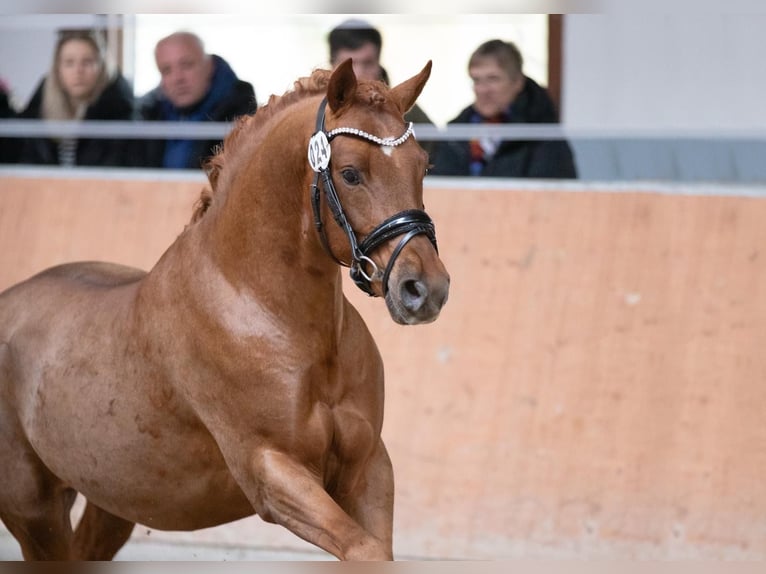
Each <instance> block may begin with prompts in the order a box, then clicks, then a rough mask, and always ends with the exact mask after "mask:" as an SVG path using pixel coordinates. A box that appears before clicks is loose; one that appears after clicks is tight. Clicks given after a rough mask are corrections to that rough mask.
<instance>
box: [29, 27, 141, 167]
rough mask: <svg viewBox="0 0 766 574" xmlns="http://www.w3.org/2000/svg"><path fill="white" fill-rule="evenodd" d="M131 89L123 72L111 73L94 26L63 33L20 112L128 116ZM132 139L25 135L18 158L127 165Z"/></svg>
mask: <svg viewBox="0 0 766 574" xmlns="http://www.w3.org/2000/svg"><path fill="white" fill-rule="evenodd" d="M132 116H133V92H132V90H131V89H130V86H129V85H128V83H127V81H126V80H125V78H123V77H122V76H121V75H120V74H113V75H110V74H109V73H108V71H107V66H106V62H105V58H104V50H103V43H102V40H101V37H100V36H99V35H98V34H97V33H95V32H91V31H79V30H75V31H65V32H62V33H60V34H59V39H58V41H57V43H56V49H55V53H54V57H53V62H52V66H51V71H50V73H49V74H48V75H47V76H46V77H45V78H43V80H42V81H41V82H40V84H39V85H38V87H37V89H36V90H35V92H34V94H33V96H32V98H31V99H30V101H29V103H28V104H27V106H26V108H25V109H24V110H23V111H22V112H21V113H20V114H19V117H20V118H31V119H45V120H130V119H132ZM131 149H132V145H131V142H129V141H128V140H120V139H101V138H80V139H75V138H53V139H52V138H25V139H22V140H21V142H20V144H19V149H18V157H17V158H16V161H18V162H19V163H28V164H54V165H55V164H57V165H63V166H74V165H88V166H126V165H130V164H131V153H130V150H131Z"/></svg>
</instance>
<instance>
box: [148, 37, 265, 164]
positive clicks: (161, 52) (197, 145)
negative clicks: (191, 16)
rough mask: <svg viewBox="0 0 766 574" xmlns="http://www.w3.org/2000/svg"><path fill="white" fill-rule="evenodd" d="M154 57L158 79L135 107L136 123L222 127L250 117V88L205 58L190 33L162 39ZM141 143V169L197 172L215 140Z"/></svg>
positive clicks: (216, 58)
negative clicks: (142, 156) (203, 123)
mask: <svg viewBox="0 0 766 574" xmlns="http://www.w3.org/2000/svg"><path fill="white" fill-rule="evenodd" d="M154 56H155V60H156V62H157V69H158V70H159V72H160V76H161V80H160V85H159V86H158V87H157V88H155V89H154V90H152V91H151V92H149V93H148V94H146V95H145V96H144V97H143V98H142V99H141V101H140V103H139V112H140V116H141V118H142V119H144V120H150V121H179V122H180V121H192V122H206V121H207V122H225V121H231V120H234V119H235V118H236V117H238V116H242V115H245V114H252V113H255V110H256V107H257V103H256V99H255V91H254V90H253V86H252V85H251V84H249V83H248V82H244V81H242V80H240V79H239V78H238V77H237V75H236V74H235V73H234V71H233V70H232V69H231V66H229V64H228V63H227V62H226V60H224V59H223V58H221V57H220V56H216V55H214V54H208V53H206V52H205V47H204V45H203V43H202V40H201V39H200V38H199V36H197V35H196V34H192V33H191V32H175V33H173V34H171V35H170V36H167V37H165V38H163V39H162V40H160V41H159V42H157V46H156V47H155V50H154ZM145 144H146V145H145V149H144V154H145V157H144V162H143V164H144V165H145V166H148V167H167V168H175V169H199V168H200V167H201V166H202V164H203V162H204V161H205V159H206V158H207V157H209V156H211V155H213V154H214V153H215V151H216V148H217V147H218V146H219V145H220V144H221V140H220V139H219V140H186V139H168V140H151V141H148V142H145Z"/></svg>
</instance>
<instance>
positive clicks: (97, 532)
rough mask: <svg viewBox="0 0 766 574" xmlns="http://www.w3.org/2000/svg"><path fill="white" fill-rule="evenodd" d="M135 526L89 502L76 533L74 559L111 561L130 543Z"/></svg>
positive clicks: (73, 547) (73, 545) (73, 546)
mask: <svg viewBox="0 0 766 574" xmlns="http://www.w3.org/2000/svg"><path fill="white" fill-rule="evenodd" d="M134 526H135V524H134V523H133V522H129V521H127V520H124V519H122V518H119V517H118V516H115V515H114V514H110V513H109V512H107V511H106V510H103V509H102V508H99V507H98V506H96V505H95V504H93V503H91V502H88V503H87V505H86V506H85V511H84V512H83V515H82V518H81V519H80V522H79V523H78V524H77V529H76V530H75V533H74V541H73V543H72V558H73V559H75V560H111V559H112V558H114V555H115V554H117V552H118V551H119V550H120V548H122V547H123V546H124V545H125V543H126V542H127V541H128V538H130V534H131V533H132V532H133V527H134Z"/></svg>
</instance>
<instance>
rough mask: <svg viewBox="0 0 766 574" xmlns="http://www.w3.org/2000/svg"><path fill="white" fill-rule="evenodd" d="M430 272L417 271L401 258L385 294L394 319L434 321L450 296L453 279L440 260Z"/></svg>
mask: <svg viewBox="0 0 766 574" xmlns="http://www.w3.org/2000/svg"><path fill="white" fill-rule="evenodd" d="M434 261H435V263H436V264H433V263H432V264H431V265H429V266H428V267H427V269H428V271H427V272H426V271H415V270H414V266H412V265H410V264H409V262H405V261H401V262H400V265H397V268H400V269H401V270H400V271H399V272H398V273H397V271H396V270H395V271H394V272H393V273H392V274H391V277H390V279H389V284H388V285H389V288H388V291H387V292H386V295H385V301H386V306H387V307H388V311H389V313H390V315H391V318H392V319H393V320H394V321H395V322H396V323H399V324H401V325H419V324H423V323H431V322H432V321H435V320H436V319H437V317H439V314H440V313H441V310H442V307H444V305H445V303H446V302H447V299H448V297H449V285H450V278H449V274H448V273H447V271H446V269H445V268H444V265H443V264H442V263H441V260H440V259H439V258H438V256H436V255H435V254H434Z"/></svg>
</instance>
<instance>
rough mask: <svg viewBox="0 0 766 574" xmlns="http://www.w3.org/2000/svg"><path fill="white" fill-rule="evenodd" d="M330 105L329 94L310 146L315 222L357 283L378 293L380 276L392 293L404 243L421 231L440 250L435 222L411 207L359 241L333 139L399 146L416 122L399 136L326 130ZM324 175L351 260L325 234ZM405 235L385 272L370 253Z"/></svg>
mask: <svg viewBox="0 0 766 574" xmlns="http://www.w3.org/2000/svg"><path fill="white" fill-rule="evenodd" d="M326 106H327V99H326V98H325V99H323V100H322V102H321V103H320V104H319V110H318V111H317V121H316V133H314V135H313V136H312V137H311V140H310V141H309V149H308V157H309V164H310V165H311V168H312V169H313V170H314V172H315V174H314V182H313V183H312V184H311V204H312V206H313V208H314V225H315V226H316V229H317V231H318V232H319V237H320V239H321V240H322V245H323V246H324V249H325V251H327V253H328V254H329V255H330V257H332V258H333V259H334V260H335V261H336V262H338V263H339V264H340V265H344V266H347V267H348V268H349V275H350V276H351V279H353V281H354V283H356V286H357V287H359V288H360V289H361V290H362V291H364V292H365V293H367V294H368V295H375V293H374V292H373V290H372V282H373V281H375V280H377V279H380V280H381V282H382V287H383V296H384V297H385V295H386V293H388V278H389V276H390V275H391V270H392V269H393V267H394V263H395V262H396V258H397V257H399V254H400V253H401V252H402V249H404V246H405V245H407V243H409V241H410V240H411V239H412V238H413V237H415V236H416V235H421V234H423V235H425V236H426V237H428V239H429V240H430V241H431V243H432V244H433V246H434V248H435V249H436V250H437V252H438V247H437V246H436V232H435V230H434V223H433V221H432V220H431V218H430V217H429V216H428V214H427V213H426V212H425V211H423V210H421V209H407V210H405V211H400V212H399V213H397V214H395V215H392V216H391V217H389V218H388V219H386V220H385V221H384V222H383V223H381V224H380V225H378V226H377V227H376V228H375V229H373V230H372V231H371V232H370V234H369V235H367V237H365V238H364V239H363V240H362V241H361V242H358V241H357V238H356V233H355V232H354V230H353V229H352V228H351V224H350V223H349V222H348V219H347V218H346V214H345V213H344V212H343V207H342V206H341V204H340V198H339V197H338V193H337V191H336V190H335V185H333V182H332V175H331V174H330V142H331V141H332V140H333V138H335V137H336V136H340V135H348V136H353V137H357V138H361V139H365V140H368V141H370V142H372V143H375V144H378V145H381V146H390V147H396V146H398V145H401V144H403V143H404V142H405V141H406V140H407V139H408V138H409V137H410V136H411V135H413V130H412V122H410V124H409V126H408V128H407V130H406V131H405V132H404V134H402V135H401V136H400V137H398V138H396V139H394V138H379V137H377V136H374V135H372V134H368V133H367V132H364V131H362V130H359V129H356V128H346V127H341V128H335V129H334V130H331V131H330V132H327V131H325V122H324V117H325V107H326ZM320 177H321V181H322V188H323V189H324V193H325V197H326V198H327V205H328V206H329V207H330V211H331V212H332V215H333V219H335V222H336V223H337V224H338V225H339V226H340V227H341V229H343V231H344V232H345V233H346V235H347V236H348V241H349V243H350V245H351V262H350V263H344V262H342V261H341V260H340V259H338V258H337V257H336V256H335V254H334V253H333V252H332V250H331V249H330V244H329V242H328V240H327V235H326V234H325V230H324V225H323V223H322V214H321V209H320V202H321V195H320V189H319V187H320V186H319V181H320ZM401 235H403V237H402V238H401V240H399V243H398V245H397V246H396V248H395V249H394V252H393V253H392V254H391V258H390V259H389V260H388V265H386V269H385V271H384V272H383V273H382V274H381V272H380V269H378V266H377V265H376V264H375V262H374V261H373V260H372V259H371V258H370V254H371V253H372V252H373V251H375V249H377V248H378V247H379V246H380V245H382V244H383V243H385V242H386V241H388V240H390V239H393V238H394V237H399V236H401ZM365 266H369V268H370V272H369V273H368V272H367V271H366V270H365Z"/></svg>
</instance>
